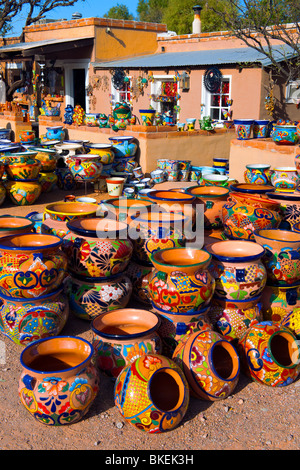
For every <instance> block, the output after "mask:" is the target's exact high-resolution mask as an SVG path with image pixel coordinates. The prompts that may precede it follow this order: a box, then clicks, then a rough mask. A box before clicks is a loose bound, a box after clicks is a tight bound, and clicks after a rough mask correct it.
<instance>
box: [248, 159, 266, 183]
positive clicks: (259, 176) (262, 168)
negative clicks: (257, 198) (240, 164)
mask: <svg viewBox="0 0 300 470" xmlns="http://www.w3.org/2000/svg"><path fill="white" fill-rule="evenodd" d="M246 168H247V170H246V171H245V172H244V179H245V182H246V183H254V184H270V177H271V172H270V168H271V165H265V164H264V163H253V164H252V165H246Z"/></svg>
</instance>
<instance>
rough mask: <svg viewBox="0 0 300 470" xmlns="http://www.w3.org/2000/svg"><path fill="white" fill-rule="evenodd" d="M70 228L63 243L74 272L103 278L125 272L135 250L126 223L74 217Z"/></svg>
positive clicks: (69, 224) (70, 266)
mask: <svg viewBox="0 0 300 470" xmlns="http://www.w3.org/2000/svg"><path fill="white" fill-rule="evenodd" d="M67 227H68V229H69V230H70V232H69V233H68V234H66V235H65V237H64V239H63V246H64V251H65V253H66V254H67V257H68V260H69V272H70V273H71V274H75V275H80V276H87V277H91V278H103V277H108V276H113V275H114V274H119V273H121V272H123V271H125V269H126V268H127V266H128V263H129V261H130V259H131V256H132V251H133V247H132V243H131V241H130V240H129V239H128V237H127V230H128V226H127V224H125V223H124V222H118V221H115V220H111V219H106V218H104V219H101V218H90V219H76V220H72V221H70V222H68V223H67Z"/></svg>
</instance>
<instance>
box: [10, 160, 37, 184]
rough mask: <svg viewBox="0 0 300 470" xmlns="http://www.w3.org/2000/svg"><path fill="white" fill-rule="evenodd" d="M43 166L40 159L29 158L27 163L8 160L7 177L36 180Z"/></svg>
mask: <svg viewBox="0 0 300 470" xmlns="http://www.w3.org/2000/svg"><path fill="white" fill-rule="evenodd" d="M41 167H42V165H41V163H40V162H39V160H35V159H29V160H28V161H27V162H26V163H10V162H7V163H6V164H5V171H6V174H7V177H8V178H9V179H12V180H28V179H29V180H34V179H36V178H38V176H39V173H40V171H41Z"/></svg>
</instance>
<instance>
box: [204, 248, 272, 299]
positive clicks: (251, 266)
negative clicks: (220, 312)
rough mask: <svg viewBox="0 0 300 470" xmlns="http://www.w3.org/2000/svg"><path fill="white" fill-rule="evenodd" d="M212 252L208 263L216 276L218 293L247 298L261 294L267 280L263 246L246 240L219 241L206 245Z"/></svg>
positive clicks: (220, 295)
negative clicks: (263, 260)
mask: <svg viewBox="0 0 300 470" xmlns="http://www.w3.org/2000/svg"><path fill="white" fill-rule="evenodd" d="M205 249H206V250H207V251H208V252H209V253H210V254H211V255H212V261H211V264H210V266H209V270H210V273H211V275H212V276H213V277H214V278H215V281H216V288H215V294H216V295H217V296H218V297H221V298H226V299H228V300H246V299H251V298H252V297H256V296H258V295H259V294H260V293H261V292H262V290H263V289H264V287H265V285H266V282H267V272H266V268H265V266H264V264H263V262H262V257H263V255H264V253H265V250H264V248H262V247H261V246H260V245H257V244H256V243H253V242H250V241H246V240H224V241H216V242H214V243H211V244H210V245H206V246H205Z"/></svg>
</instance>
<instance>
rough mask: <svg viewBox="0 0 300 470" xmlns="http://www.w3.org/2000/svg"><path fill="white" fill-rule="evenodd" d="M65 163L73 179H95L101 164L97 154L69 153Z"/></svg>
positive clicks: (99, 172) (99, 173)
mask: <svg viewBox="0 0 300 470" xmlns="http://www.w3.org/2000/svg"><path fill="white" fill-rule="evenodd" d="M66 163H67V165H68V167H69V169H70V171H71V173H72V175H73V177H74V179H75V181H79V182H80V181H81V182H82V181H95V180H97V179H98V178H99V176H100V175H101V171H102V168H103V164H102V163H101V159H100V157H99V156H98V155H93V154H85V155H74V156H72V155H70V156H69V157H67V159H66Z"/></svg>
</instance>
